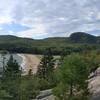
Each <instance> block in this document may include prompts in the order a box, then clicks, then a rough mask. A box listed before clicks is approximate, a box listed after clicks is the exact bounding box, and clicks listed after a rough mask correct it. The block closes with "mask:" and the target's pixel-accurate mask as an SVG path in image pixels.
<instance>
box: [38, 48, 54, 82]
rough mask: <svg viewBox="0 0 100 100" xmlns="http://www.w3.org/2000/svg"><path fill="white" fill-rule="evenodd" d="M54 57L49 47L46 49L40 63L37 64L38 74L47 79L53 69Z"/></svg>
mask: <svg viewBox="0 0 100 100" xmlns="http://www.w3.org/2000/svg"><path fill="white" fill-rule="evenodd" d="M54 66H55V63H54V57H53V55H52V51H51V49H50V48H49V49H46V51H45V53H44V56H43V58H42V60H41V62H40V65H39V66H38V72H37V74H38V76H39V77H40V78H43V79H47V80H48V79H49V78H48V77H50V76H51V74H52V72H53V70H54Z"/></svg>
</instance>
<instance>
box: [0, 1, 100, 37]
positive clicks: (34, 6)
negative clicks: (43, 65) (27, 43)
mask: <svg viewBox="0 0 100 100" xmlns="http://www.w3.org/2000/svg"><path fill="white" fill-rule="evenodd" d="M99 2H100V1H99V0H0V24H4V23H11V22H13V21H14V22H16V23H19V24H21V25H26V26H28V27H31V28H32V29H30V30H26V31H23V32H18V33H16V34H15V35H18V36H24V37H42V36H43V37H44V36H47V35H48V36H68V35H69V33H71V32H74V31H91V30H97V29H99V26H100V24H99V23H100V21H99V20H100V3H99ZM8 33H11V34H12V30H11V32H8ZM67 33H68V34H67ZM13 34H14V33H13ZM64 34H65V35H64Z"/></svg>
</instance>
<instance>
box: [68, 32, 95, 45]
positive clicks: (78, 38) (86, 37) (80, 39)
mask: <svg viewBox="0 0 100 100" xmlns="http://www.w3.org/2000/svg"><path fill="white" fill-rule="evenodd" d="M69 40H70V41H71V42H72V43H89V44H95V43H97V37H96V36H93V35H90V34H87V33H84V32H76V33H72V34H71V35H70V37H69Z"/></svg>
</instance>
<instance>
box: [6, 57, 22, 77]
mask: <svg viewBox="0 0 100 100" xmlns="http://www.w3.org/2000/svg"><path fill="white" fill-rule="evenodd" d="M5 75H6V76H15V75H21V70H20V66H19V64H18V63H17V61H16V60H14V58H13V55H11V56H10V58H9V60H8V62H7V65H6V67H5Z"/></svg>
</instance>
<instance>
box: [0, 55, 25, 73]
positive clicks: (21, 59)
mask: <svg viewBox="0 0 100 100" xmlns="http://www.w3.org/2000/svg"><path fill="white" fill-rule="evenodd" d="M10 55H11V54H6V55H5V56H4V57H5V60H4V61H5V63H4V64H5V65H6V64H7V62H8V60H9V58H10ZM12 55H13V57H14V59H15V60H16V61H17V62H18V64H19V65H21V64H22V61H23V58H22V57H21V56H19V55H18V54H12ZM2 68H3V57H2V54H0V72H1V71H2Z"/></svg>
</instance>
